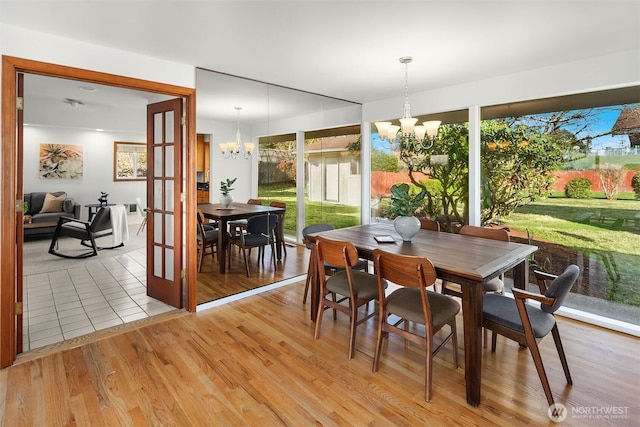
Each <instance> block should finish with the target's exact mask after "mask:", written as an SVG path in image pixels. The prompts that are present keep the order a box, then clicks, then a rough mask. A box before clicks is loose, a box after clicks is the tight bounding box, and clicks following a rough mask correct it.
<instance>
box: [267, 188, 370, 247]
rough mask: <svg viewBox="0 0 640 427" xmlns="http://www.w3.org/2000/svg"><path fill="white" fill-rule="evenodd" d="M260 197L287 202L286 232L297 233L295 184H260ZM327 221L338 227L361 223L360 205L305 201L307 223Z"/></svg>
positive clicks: (268, 200)
mask: <svg viewBox="0 0 640 427" xmlns="http://www.w3.org/2000/svg"><path fill="white" fill-rule="evenodd" d="M258 198H260V199H262V200H263V203H265V204H269V202H271V201H272V200H279V201H282V202H285V203H286V204H287V212H286V214H285V218H284V230H285V234H289V235H295V234H296V208H297V203H296V188H295V186H294V185H288V186H284V185H282V184H270V185H264V184H261V185H260V186H258ZM321 222H323V223H324V222H326V223H330V224H333V225H334V226H335V227H336V228H344V227H351V226H354V225H358V224H360V207H358V206H345V205H337V204H329V203H322V202H310V201H307V202H306V203H305V224H318V223H321Z"/></svg>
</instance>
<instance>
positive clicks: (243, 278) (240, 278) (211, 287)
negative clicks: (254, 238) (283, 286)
mask: <svg viewBox="0 0 640 427" xmlns="http://www.w3.org/2000/svg"><path fill="white" fill-rule="evenodd" d="M257 252H258V251H257V250H255V249H254V250H252V251H251V255H250V256H249V274H250V275H251V276H250V277H247V273H246V270H245V266H244V259H243V258H242V252H240V251H238V249H237V248H233V249H232V257H231V269H229V270H228V271H227V272H226V273H225V274H219V273H218V258H215V260H213V259H212V257H211V255H207V256H205V257H204V260H203V262H202V271H201V272H200V273H198V286H197V289H198V296H197V298H198V304H203V303H206V302H209V301H213V300H217V299H220V298H224V297H227V296H229V295H234V294H237V293H240V292H245V291H248V290H251V289H255V288H259V287H261V286H265V285H268V284H270V283H275V282H279V281H281V280H284V279H288V278H291V277H295V276H299V275H301V274H306V273H307V268H308V265H309V253H310V252H311V251H309V250H308V249H307V248H306V247H305V246H303V245H293V244H288V245H287V254H286V255H283V258H282V260H281V261H278V262H277V268H276V271H274V270H273V263H271V262H270V258H269V257H270V256H271V250H270V249H266V250H265V258H264V263H263V262H261V261H259V260H258V254H257Z"/></svg>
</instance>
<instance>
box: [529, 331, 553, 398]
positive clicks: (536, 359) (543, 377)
mask: <svg viewBox="0 0 640 427" xmlns="http://www.w3.org/2000/svg"><path fill="white" fill-rule="evenodd" d="M527 347H529V351H530V352H531V357H532V358H533V363H534V364H535V365H536V370H537V371H538V377H540V382H541V383H542V389H543V390H544V395H545V396H546V397H547V403H549V406H551V405H553V403H554V402H553V395H552V394H551V387H550V386H549V379H548V378H547V373H546V371H545V370H544V365H543V364H542V357H541V356H540V349H538V343H537V341H536V340H535V339H533V340H529V339H527Z"/></svg>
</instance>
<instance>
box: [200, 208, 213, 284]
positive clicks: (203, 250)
mask: <svg viewBox="0 0 640 427" xmlns="http://www.w3.org/2000/svg"><path fill="white" fill-rule="evenodd" d="M197 212H198V229H197V234H196V240H197V242H198V253H199V256H198V272H200V271H202V261H203V259H204V256H205V255H207V254H209V255H211V260H212V261H213V260H214V259H215V254H216V248H217V246H218V229H217V228H215V227H214V226H213V225H210V224H209V223H207V222H206V221H205V218H204V214H203V213H202V211H201V210H200V209H198V210H197Z"/></svg>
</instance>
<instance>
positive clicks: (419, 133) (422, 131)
mask: <svg viewBox="0 0 640 427" xmlns="http://www.w3.org/2000/svg"><path fill="white" fill-rule="evenodd" d="M399 61H400V63H401V64H404V114H403V115H402V118H401V119H400V126H398V125H393V124H391V122H375V125H376V128H377V129H378V135H380V138H381V139H382V140H383V141H388V142H389V143H390V145H391V149H392V150H394V151H397V150H398V149H399V148H400V143H399V141H398V140H397V136H398V131H401V136H402V137H404V138H405V141H407V142H408V141H409V140H410V138H411V137H412V136H414V137H415V140H416V141H417V143H418V144H420V145H421V147H422V148H423V149H425V150H426V149H429V148H431V146H432V145H433V141H434V140H435V139H436V135H437V134H438V127H439V126H440V123H441V122H440V121H439V120H431V121H427V122H423V123H422V125H417V126H416V122H417V121H418V119H417V118H413V117H411V106H410V105H409V63H410V62H411V61H413V57H411V56H403V57H401V58H400V59H399Z"/></svg>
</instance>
